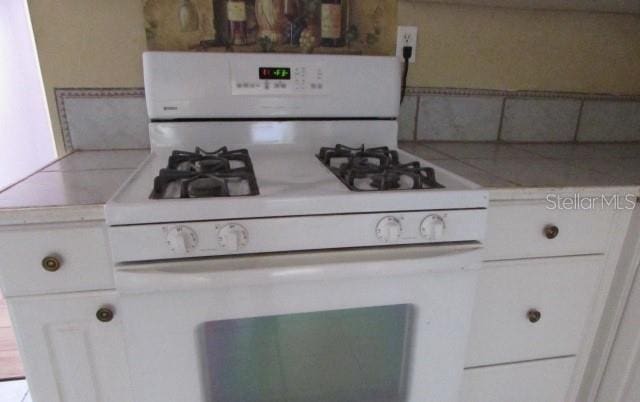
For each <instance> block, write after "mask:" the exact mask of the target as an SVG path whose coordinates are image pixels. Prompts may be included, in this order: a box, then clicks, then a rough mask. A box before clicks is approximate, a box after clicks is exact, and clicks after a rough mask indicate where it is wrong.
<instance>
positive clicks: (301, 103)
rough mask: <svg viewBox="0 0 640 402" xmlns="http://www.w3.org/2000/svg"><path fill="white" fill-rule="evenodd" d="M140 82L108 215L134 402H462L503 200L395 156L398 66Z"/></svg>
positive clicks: (266, 64)
mask: <svg viewBox="0 0 640 402" xmlns="http://www.w3.org/2000/svg"><path fill="white" fill-rule="evenodd" d="M144 68H145V88H146V93H147V106H148V111H149V117H150V119H151V121H152V122H151V123H150V127H149V128H150V139H151V155H150V156H149V157H148V158H147V159H146V161H145V162H144V163H143V164H142V165H141V166H140V167H139V168H138V169H137V171H136V172H135V173H134V174H133V176H132V177H131V178H130V179H129V180H128V181H127V182H126V183H125V184H124V185H123V187H122V188H121V189H120V191H119V192H118V193H117V194H116V195H115V196H114V197H113V198H112V199H111V200H110V201H109V203H108V204H107V206H106V215H107V223H108V225H109V237H110V242H111V250H112V256H113V259H114V261H115V262H116V266H115V270H116V272H115V275H116V287H117V290H118V291H119V293H120V295H121V297H122V303H121V307H120V308H121V309H122V312H121V314H122V316H123V317H124V323H125V329H126V336H127V341H126V342H127V347H128V353H129V362H130V366H131V371H132V380H133V385H134V390H135V400H136V401H138V402H151V401H153V402H162V401H176V400H188V401H194V402H205V401H207V402H208V401H212V402H213V401H215V402H237V401H246V402H267V401H291V402H298V401H300V402H311V401H345V402H349V401H398V402H400V401H411V402H414V401H416V402H417V401H420V402H423V401H438V402H446V401H451V402H453V401H456V400H457V394H458V387H459V384H460V379H461V374H462V369H463V360H464V349H465V345H466V339H467V332H468V325H469V317H470V314H471V310H472V304H473V296H474V289H475V282H476V273H475V271H476V269H477V268H478V267H479V266H480V262H481V242H482V240H483V238H484V232H485V220H486V207H487V204H488V196H487V193H486V192H485V191H484V190H482V189H480V188H479V187H478V186H477V185H475V184H473V183H471V182H469V181H467V180H465V179H463V178H461V177H459V176H456V175H454V174H452V173H449V172H447V171H446V170H443V169H440V168H439V167H437V166H435V165H433V164H431V163H430V162H428V161H424V160H421V159H419V158H417V157H415V156H413V155H410V154H408V153H405V152H403V151H399V150H397V121H396V118H397V115H398V107H399V98H400V96H399V95H400V93H399V92H400V88H399V87H400V64H399V61H398V60H397V59H395V58H389V57H352V56H300V55H273V54H269V55H265V54H259V55H255V54H244V55H238V54H192V53H161V52H156V53H146V54H145V57H144Z"/></svg>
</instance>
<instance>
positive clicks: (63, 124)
mask: <svg viewBox="0 0 640 402" xmlns="http://www.w3.org/2000/svg"><path fill="white" fill-rule="evenodd" d="M54 93H55V97H56V107H57V110H58V118H59V121H60V128H61V130H62V138H63V140H64V147H65V150H66V151H67V152H71V151H73V150H74V146H73V142H72V139H71V133H70V128H69V118H68V113H67V107H66V104H65V102H66V101H67V100H69V99H74V98H75V99H78V98H80V99H96V98H144V88H55V90H54Z"/></svg>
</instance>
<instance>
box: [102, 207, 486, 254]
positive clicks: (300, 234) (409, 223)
mask: <svg viewBox="0 0 640 402" xmlns="http://www.w3.org/2000/svg"><path fill="white" fill-rule="evenodd" d="M486 217H487V210H486V209H464V210H451V211H410V212H393V213H388V212H387V213H370V214H342V215H316V216H296V217H272V218H252V219H237V220H233V221H227V220H219V221H194V222H188V223H186V224H182V223H181V224H166V223H164V224H162V223H160V224H145V225H127V226H115V227H110V228H109V237H110V242H111V246H112V252H113V259H114V261H116V262H127V261H144V260H159V259H165V258H166V259H173V258H179V257H207V256H212V257H213V256H223V255H233V254H252V253H270V252H288V251H301V250H328V249H340V248H350V247H380V246H388V245H409V244H428V243H444V242H462V241H478V242H481V241H482V240H483V239H484V236H485V227H486V225H485V223H486Z"/></svg>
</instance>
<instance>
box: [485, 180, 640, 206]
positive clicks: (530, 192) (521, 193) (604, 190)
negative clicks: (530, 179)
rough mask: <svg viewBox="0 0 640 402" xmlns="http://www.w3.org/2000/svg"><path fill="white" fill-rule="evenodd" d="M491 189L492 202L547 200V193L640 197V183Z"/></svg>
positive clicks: (490, 198)
mask: <svg viewBox="0 0 640 402" xmlns="http://www.w3.org/2000/svg"><path fill="white" fill-rule="evenodd" d="M485 189H486V190H487V191H489V201H490V202H500V201H527V200H545V199H546V197H547V195H562V196H563V197H568V196H573V195H580V197H598V196H602V195H604V196H613V195H618V196H626V195H633V196H635V197H640V185H635V184H634V185H628V186H569V187H560V186H558V187H553V186H549V187H504V188H485Z"/></svg>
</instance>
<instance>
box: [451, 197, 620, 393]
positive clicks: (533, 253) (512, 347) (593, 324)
mask: <svg viewBox="0 0 640 402" xmlns="http://www.w3.org/2000/svg"><path fill="white" fill-rule="evenodd" d="M541 194H542V193H541ZM549 207H550V204H549V203H548V202H546V201H545V199H544V198H543V197H541V199H525V200H509V201H493V202H491V204H490V206H489V211H488V212H489V213H488V226H487V237H486V241H485V246H486V254H485V255H486V257H485V263H484V265H483V268H482V270H481V271H480V279H479V284H478V290H477V295H476V305H475V308H474V313H473V318H472V325H471V331H470V341H469V345H468V347H467V352H466V367H467V369H466V370H465V382H464V389H463V395H464V398H463V399H462V401H464V402H467V401H469V402H494V401H495V402H511V401H518V402H592V400H587V399H581V398H582V397H578V396H577V394H578V390H579V388H580V387H581V386H583V387H584V384H587V383H588V382H589V381H591V378H592V374H591V372H592V371H593V370H592V368H591V367H590V361H589V355H590V353H591V350H592V346H593V344H594V342H595V340H596V331H597V329H598V324H599V322H600V321H601V318H602V317H603V311H604V308H605V302H606V299H607V295H608V294H609V291H610V288H611V284H612V281H613V277H614V274H615V273H616V266H617V262H618V259H619V257H620V252H621V249H622V247H623V243H624V239H625V234H626V233H627V231H628V228H629V220H630V218H631V211H630V210H619V209H615V208H614V207H612V206H610V207H606V206H604V207H603V206H600V207H599V208H595V209H552V208H549ZM616 402H618V401H616ZM620 402H622V401H620ZM624 402H627V401H624Z"/></svg>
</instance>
